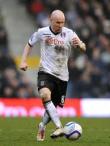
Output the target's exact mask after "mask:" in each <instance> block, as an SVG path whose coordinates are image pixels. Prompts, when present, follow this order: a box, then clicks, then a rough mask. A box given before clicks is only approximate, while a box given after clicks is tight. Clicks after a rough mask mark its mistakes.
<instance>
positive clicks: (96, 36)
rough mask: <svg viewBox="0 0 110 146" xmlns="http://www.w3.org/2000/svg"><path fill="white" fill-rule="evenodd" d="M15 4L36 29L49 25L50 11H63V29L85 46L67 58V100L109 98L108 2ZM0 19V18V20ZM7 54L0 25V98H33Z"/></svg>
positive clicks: (56, 0)
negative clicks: (22, 6) (71, 33)
mask: <svg viewBox="0 0 110 146" xmlns="http://www.w3.org/2000/svg"><path fill="white" fill-rule="evenodd" d="M18 1H19V3H20V4H22V5H24V6H25V7H26V11H27V13H29V15H30V16H32V17H33V18H34V21H35V23H36V25H37V27H43V26H46V25H49V19H48V18H49V14H50V12H51V11H52V10H54V9H61V10H63V11H64V12H65V16H66V26H67V27H69V28H71V29H73V30H74V31H76V33H77V34H78V35H79V37H80V38H81V39H82V40H83V41H84V42H85V43H86V46H87V52H86V53H82V52H80V51H79V50H77V49H74V50H73V51H72V55H71V56H70V59H69V62H68V66H69V75H70V80H69V82H68V90H67V96H68V97H70V98H72V97H79V98H81V97H84V98H86V97H89V98H96V97H98V98H101V97H103V98H104V97H107V98H109V97H110V41H109V38H110V0H88V1H86V0H63V1H62V0H18ZM1 19H2V18H1V16H0V21H1ZM0 24H2V23H1V22H0ZM4 52H7V53H4ZM8 52H9V48H8V36H7V32H6V30H5V28H4V26H3V25H0V96H6V97H14V96H16V97H32V96H34V95H35V94H34V91H33V88H32V85H31V83H30V81H29V80H28V79H27V78H26V77H25V76H23V75H21V73H20V72H19V71H18V70H17V68H16V65H15V62H14V60H13V58H12V57H11V56H10V54H9V53H8ZM4 60H6V61H7V63H6V62H5V61H4ZM1 62H2V63H1Z"/></svg>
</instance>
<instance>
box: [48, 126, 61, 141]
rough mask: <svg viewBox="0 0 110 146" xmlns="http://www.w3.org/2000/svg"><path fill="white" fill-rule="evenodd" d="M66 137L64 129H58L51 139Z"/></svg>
mask: <svg viewBox="0 0 110 146" xmlns="http://www.w3.org/2000/svg"><path fill="white" fill-rule="evenodd" d="M62 136H64V131H63V128H57V129H56V130H55V131H54V132H53V133H52V134H51V135H50V137H51V138H52V139H55V138H58V137H62Z"/></svg>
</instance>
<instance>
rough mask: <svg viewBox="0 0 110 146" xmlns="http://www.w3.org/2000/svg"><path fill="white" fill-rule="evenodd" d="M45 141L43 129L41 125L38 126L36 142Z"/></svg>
mask: <svg viewBox="0 0 110 146" xmlns="http://www.w3.org/2000/svg"><path fill="white" fill-rule="evenodd" d="M44 140H45V127H44V126H43V124H42V123H40V124H39V126H38V133H37V141H44Z"/></svg>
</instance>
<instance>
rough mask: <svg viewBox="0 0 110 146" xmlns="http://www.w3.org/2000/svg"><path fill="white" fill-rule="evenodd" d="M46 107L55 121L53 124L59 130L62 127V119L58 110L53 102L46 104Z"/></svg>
mask: <svg viewBox="0 0 110 146" xmlns="http://www.w3.org/2000/svg"><path fill="white" fill-rule="evenodd" d="M44 105H45V108H46V111H47V112H48V114H49V116H50V118H51V120H52V121H53V123H54V124H55V126H56V127H57V128H59V127H62V124H61V121H60V118H59V116H58V113H57V110H56V108H55V106H54V104H53V102H52V101H48V102H46V103H44Z"/></svg>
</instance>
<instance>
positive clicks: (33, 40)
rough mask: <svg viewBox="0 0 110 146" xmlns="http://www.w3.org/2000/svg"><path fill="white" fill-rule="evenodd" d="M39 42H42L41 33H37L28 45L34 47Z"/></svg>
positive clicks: (32, 36)
mask: <svg viewBox="0 0 110 146" xmlns="http://www.w3.org/2000/svg"><path fill="white" fill-rule="evenodd" d="M39 40H40V33H39V31H36V32H34V33H33V34H32V35H31V37H30V38H29V41H28V44H29V45H30V46H31V47H32V46H33V45H34V44H35V43H36V42H38V41H39Z"/></svg>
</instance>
